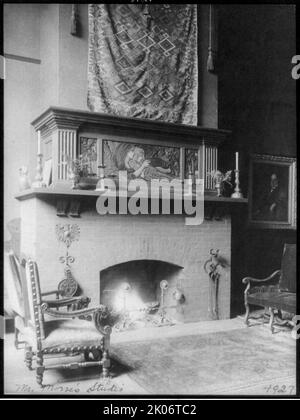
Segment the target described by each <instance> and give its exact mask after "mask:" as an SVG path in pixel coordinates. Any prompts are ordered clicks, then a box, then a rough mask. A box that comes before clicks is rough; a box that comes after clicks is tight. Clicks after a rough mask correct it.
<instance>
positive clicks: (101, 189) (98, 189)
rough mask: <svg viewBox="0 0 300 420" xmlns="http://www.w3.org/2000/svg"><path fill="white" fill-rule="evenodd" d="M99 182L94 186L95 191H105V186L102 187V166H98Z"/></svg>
mask: <svg viewBox="0 0 300 420" xmlns="http://www.w3.org/2000/svg"><path fill="white" fill-rule="evenodd" d="M98 168H99V181H98V182H97V185H96V191H105V185H104V178H105V174H104V168H105V166H104V165H99V166H98Z"/></svg>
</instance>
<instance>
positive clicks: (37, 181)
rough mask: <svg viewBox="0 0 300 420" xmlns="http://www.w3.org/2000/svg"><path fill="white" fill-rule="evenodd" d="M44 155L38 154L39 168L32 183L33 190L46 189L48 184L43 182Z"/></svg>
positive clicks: (37, 167)
mask: <svg viewBox="0 0 300 420" xmlns="http://www.w3.org/2000/svg"><path fill="white" fill-rule="evenodd" d="M42 160H43V155H42V153H38V154H37V166H36V175H35V178H34V182H33V183H32V185H31V187H32V188H44V187H46V184H45V183H44V182H43V165H42Z"/></svg>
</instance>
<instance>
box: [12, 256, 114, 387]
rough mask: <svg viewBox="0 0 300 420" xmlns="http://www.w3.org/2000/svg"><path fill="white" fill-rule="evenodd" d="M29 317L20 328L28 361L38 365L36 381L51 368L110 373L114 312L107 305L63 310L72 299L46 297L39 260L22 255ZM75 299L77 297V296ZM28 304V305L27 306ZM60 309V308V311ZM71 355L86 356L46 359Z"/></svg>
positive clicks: (30, 364)
mask: <svg viewBox="0 0 300 420" xmlns="http://www.w3.org/2000/svg"><path fill="white" fill-rule="evenodd" d="M21 265H22V267H24V269H25V281H26V290H27V297H26V298H25V300H26V301H27V303H26V304H27V305H28V309H29V316H28V320H27V325H26V327H25V328H23V329H22V331H20V332H21V333H22V336H23V338H24V341H25V363H26V365H27V367H28V368H29V369H30V370H31V369H32V368H33V363H34V364H35V370H36V380H37V383H38V384H39V385H41V386H42V383H43V375H44V371H45V370H48V369H62V368H63V369H76V368H82V367H89V366H95V367H100V366H102V373H103V376H104V377H106V376H108V374H109V367H110V360H109V345H110V334H111V327H110V325H109V324H110V315H109V312H108V310H107V308H106V307H105V306H103V305H99V306H98V307H95V308H83V309H76V310H72V309H70V308H69V310H65V311H63V310H61V308H60V307H61V306H66V303H67V304H68V305H69V304H70V299H69V300H68V302H66V299H62V300H59V299H54V300H52V301H49V300H48V301H47V300H45V298H44V296H43V295H42V293H41V290H40V281H39V273H38V267H37V264H36V262H34V261H33V260H32V259H30V258H22V259H21ZM71 299H75V298H74V297H73V298H71ZM26 304H25V306H26ZM58 309H59V310H58ZM68 356H83V358H84V361H82V358H81V361H74V358H72V362H70V363H65V361H64V363H57V364H51V365H50V364H49V365H48V364H46V363H45V362H46V360H47V359H49V358H51V360H53V358H60V357H64V358H66V357H68Z"/></svg>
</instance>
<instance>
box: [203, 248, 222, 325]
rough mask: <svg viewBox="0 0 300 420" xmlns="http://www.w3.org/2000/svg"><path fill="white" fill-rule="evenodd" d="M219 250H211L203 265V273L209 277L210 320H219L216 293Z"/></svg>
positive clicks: (217, 287) (218, 276) (217, 289)
mask: <svg viewBox="0 0 300 420" xmlns="http://www.w3.org/2000/svg"><path fill="white" fill-rule="evenodd" d="M220 265H221V263H220V261H219V250H218V249H211V250H210V258H209V259H208V260H207V261H206V262H205V263H204V271H205V272H206V273H207V274H208V276H209V301H208V312H209V314H210V316H211V318H212V319H219V309H218V291H219V279H220V273H219V266H220Z"/></svg>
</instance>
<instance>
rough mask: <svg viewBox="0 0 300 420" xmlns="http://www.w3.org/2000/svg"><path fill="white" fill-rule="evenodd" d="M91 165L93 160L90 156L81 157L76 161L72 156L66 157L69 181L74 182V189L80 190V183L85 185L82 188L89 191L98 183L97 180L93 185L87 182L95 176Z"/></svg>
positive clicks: (83, 155)
mask: <svg viewBox="0 0 300 420" xmlns="http://www.w3.org/2000/svg"><path fill="white" fill-rule="evenodd" d="M91 163H92V160H91V159H90V156H89V155H88V154H82V155H79V156H78V158H76V159H72V158H71V157H70V156H65V164H66V165H67V171H68V179H69V180H70V181H72V182H73V186H72V188H73V189H75V188H78V187H79V188H80V185H79V183H80V182H81V183H82V184H84V186H81V187H82V188H84V189H89V188H91V187H92V186H93V187H94V186H95V185H94V184H95V183H96V180H94V182H93V183H92V185H88V180H87V179H89V178H91V177H93V176H94V175H95V174H94V173H93V171H92V168H91Z"/></svg>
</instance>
